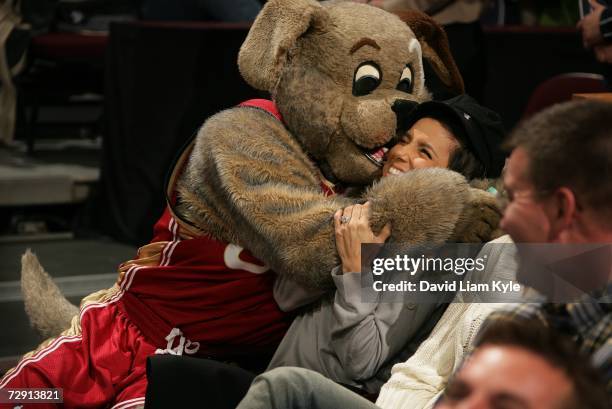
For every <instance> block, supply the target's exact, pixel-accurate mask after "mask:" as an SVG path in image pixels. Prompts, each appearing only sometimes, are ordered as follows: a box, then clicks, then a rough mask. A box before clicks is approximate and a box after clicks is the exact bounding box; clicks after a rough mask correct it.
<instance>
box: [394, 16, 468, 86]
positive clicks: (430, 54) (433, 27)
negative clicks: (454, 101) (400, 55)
mask: <svg viewBox="0 0 612 409" xmlns="http://www.w3.org/2000/svg"><path fill="white" fill-rule="evenodd" d="M393 13H394V14H396V15H397V16H398V17H399V18H400V19H401V20H402V21H403V22H405V23H406V24H407V25H408V27H410V29H411V30H412V32H413V33H414V34H415V35H416V37H417V39H418V40H419V43H421V49H422V50H423V58H425V59H427V61H429V63H430V64H431V67H432V68H433V70H434V71H435V72H436V74H437V75H438V77H439V78H440V80H441V81H442V82H443V83H444V85H446V86H447V87H449V88H450V89H451V90H452V91H454V92H455V93H457V94H463V93H464V92H465V88H464V85H463V78H462V77H461V74H460V73H459V69H458V68H457V64H455V60H454V59H453V55H452V54H451V52H450V48H449V45H448V37H447V36H446V33H445V32H444V29H443V28H442V26H440V25H439V24H438V23H436V22H435V21H434V19H432V18H431V17H429V16H428V15H427V14H425V13H421V12H420V11H417V10H397V11H395V10H394V11H393Z"/></svg>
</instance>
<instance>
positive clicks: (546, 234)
mask: <svg viewBox="0 0 612 409" xmlns="http://www.w3.org/2000/svg"><path fill="white" fill-rule="evenodd" d="M611 125H612V104H607V103H603V102H595V101H581V102H568V103H564V104H559V105H555V106H553V107H551V108H549V109H546V110H544V111H542V112H541V113H539V114H537V115H535V116H534V117H533V118H531V119H529V120H527V121H525V122H524V123H523V124H521V125H519V127H517V129H516V130H515V131H514V132H513V133H512V135H511V136H510V138H509V140H508V141H507V142H506V147H507V148H508V149H512V154H511V155H510V159H509V160H508V164H507V167H506V171H505V173H504V185H505V188H506V191H507V193H508V204H507V206H506V209H505V211H504V217H503V219H502V221H501V227H502V229H504V230H505V231H506V232H508V233H509V234H510V236H511V237H512V238H513V239H514V241H515V242H522V243H529V242H542V243H543V242H559V243H577V242H609V241H612V184H611V183H609V180H610V177H611V176H612V126H611Z"/></svg>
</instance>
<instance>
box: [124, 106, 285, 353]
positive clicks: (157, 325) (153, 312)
mask: <svg viewBox="0 0 612 409" xmlns="http://www.w3.org/2000/svg"><path fill="white" fill-rule="evenodd" d="M241 106H250V107H255V108H259V109H262V110H265V111H266V112H268V113H269V114H271V115H273V116H274V117H275V118H276V119H278V120H279V121H281V120H282V119H281V116H280V113H279V112H278V110H277V109H276V106H275V105H274V103H273V102H271V101H268V100H250V101H247V102H245V103H243V104H241ZM192 146H193V144H190V145H189V146H188V147H187V149H186V150H185V151H184V152H183V154H182V155H181V157H180V159H179V160H178V163H177V164H176V165H175V167H174V170H173V174H172V177H171V178H170V181H169V184H168V197H169V198H170V200H169V202H170V203H169V204H168V206H166V209H165V211H164V214H163V215H162V217H161V219H160V220H159V221H158V222H157V224H156V225H155V228H154V239H153V240H152V242H151V243H150V244H148V245H146V246H144V247H142V248H141V249H139V252H138V258H137V259H136V260H132V261H128V262H127V263H124V265H122V266H121V270H122V271H123V272H125V275H124V276H123V279H122V282H121V286H122V288H123V290H124V291H125V294H124V296H123V297H122V299H121V300H120V301H119V307H120V308H121V309H122V310H123V311H124V312H125V313H126V314H127V316H128V317H129V319H130V321H132V322H133V323H134V324H136V326H137V327H138V328H140V330H141V331H142V332H143V334H144V335H145V336H146V337H147V338H148V339H149V340H150V341H151V342H153V344H154V345H159V346H162V347H161V348H160V349H159V350H158V351H157V353H171V354H189V355H200V356H208V357H215V358H220V359H225V358H228V357H229V358H231V357H234V356H236V355H252V354H253V353H257V352H258V351H262V352H263V351H265V352H273V350H274V349H275V348H276V346H277V345H278V343H279V342H280V340H281V339H282V337H283V335H284V334H285V332H286V330H287V328H288V326H289V324H290V319H289V318H288V317H287V316H286V314H285V313H283V312H282V311H281V310H280V309H279V308H278V306H277V304H276V302H275V301H274V298H273V291H272V288H273V285H274V279H275V274H274V273H273V272H272V271H270V270H269V269H268V267H267V266H265V265H264V264H263V263H262V262H261V261H259V260H257V259H256V258H255V257H254V256H252V255H251V254H250V252H249V251H248V250H245V249H243V248H241V247H239V246H237V245H234V244H228V243H223V242H220V241H217V240H214V239H212V238H210V237H209V236H206V235H203V234H202V233H201V232H199V231H197V229H196V228H195V227H193V226H191V225H189V224H187V223H186V222H184V221H182V220H180V219H179V218H178V217H177V216H176V215H174V213H173V211H172V205H173V204H174V203H173V202H174V196H175V192H174V182H175V180H176V179H177V177H178V175H179V174H180V172H182V170H183V167H184V164H185V163H186V160H187V158H188V156H189V153H190V151H191V149H192Z"/></svg>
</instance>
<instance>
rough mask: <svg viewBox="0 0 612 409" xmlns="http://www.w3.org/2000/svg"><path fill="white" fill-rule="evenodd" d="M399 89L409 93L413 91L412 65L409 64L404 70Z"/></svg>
mask: <svg viewBox="0 0 612 409" xmlns="http://www.w3.org/2000/svg"><path fill="white" fill-rule="evenodd" d="M397 89H398V90H399V91H402V92H406V93H408V94H410V93H412V68H410V66H408V65H407V66H406V68H404V70H403V71H402V76H401V77H400V81H399V84H397Z"/></svg>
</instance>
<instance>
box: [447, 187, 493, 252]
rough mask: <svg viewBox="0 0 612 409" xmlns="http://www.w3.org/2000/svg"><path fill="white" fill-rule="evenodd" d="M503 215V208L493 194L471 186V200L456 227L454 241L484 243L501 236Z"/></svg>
mask: <svg viewBox="0 0 612 409" xmlns="http://www.w3.org/2000/svg"><path fill="white" fill-rule="evenodd" d="M501 217H502V213H501V210H500V208H499V206H498V204H497V200H496V198H495V196H494V195H493V194H491V193H489V192H486V191H484V190H482V189H476V188H470V196H469V200H468V202H467V204H466V205H465V207H464V209H463V212H462V214H461V217H460V219H459V222H458V223H457V225H456V228H455V234H454V241H456V242H459V243H482V242H487V241H490V240H493V239H495V238H497V237H499V236H501V235H502V232H501V230H500V229H499V221H500V220H501Z"/></svg>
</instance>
